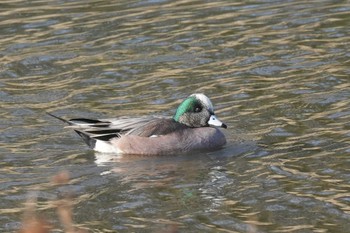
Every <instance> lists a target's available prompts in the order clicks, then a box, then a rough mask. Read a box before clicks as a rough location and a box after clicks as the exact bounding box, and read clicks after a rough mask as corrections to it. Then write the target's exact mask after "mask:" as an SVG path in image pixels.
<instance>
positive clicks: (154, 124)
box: [47, 93, 227, 155]
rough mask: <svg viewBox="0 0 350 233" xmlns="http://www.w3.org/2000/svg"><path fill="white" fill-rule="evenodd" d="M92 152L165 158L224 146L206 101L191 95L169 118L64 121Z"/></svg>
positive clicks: (211, 105)
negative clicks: (169, 155) (160, 156)
mask: <svg viewBox="0 0 350 233" xmlns="http://www.w3.org/2000/svg"><path fill="white" fill-rule="evenodd" d="M47 114H48V115H50V116H52V117H54V118H57V119H59V120H61V121H63V122H65V123H67V124H68V126H67V128H71V129H73V130H74V131H75V132H76V133H77V134H78V135H79V136H80V137H81V138H82V139H83V140H84V142H85V143H86V144H87V145H88V146H89V147H90V148H91V149H93V150H94V151H96V152H101V153H116V154H134V155H165V154H178V153H188V152H192V151H202V150H217V149H220V148H222V147H223V146H224V145H225V144H226V137H225V134H224V133H223V132H222V131H221V130H220V129H221V128H224V129H226V128H227V125H226V124H225V123H223V122H222V121H220V120H219V119H218V118H217V117H216V115H215V113H214V108H213V104H212V102H211V101H210V99H209V98H208V97H207V96H206V95H204V94H202V93H195V94H191V95H190V96H188V97H187V98H186V99H185V100H183V101H182V102H181V103H180V105H179V106H178V108H177V110H176V112H175V114H174V115H173V116H172V117H166V116H141V117H119V118H107V119H88V118H74V119H70V120H65V119H63V118H61V117H59V116H56V115H54V114H52V113H47Z"/></svg>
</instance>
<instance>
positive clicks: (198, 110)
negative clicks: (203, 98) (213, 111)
mask: <svg viewBox="0 0 350 233" xmlns="http://www.w3.org/2000/svg"><path fill="white" fill-rule="evenodd" d="M200 111H202V108H201V107H196V108H195V109H194V112H200Z"/></svg>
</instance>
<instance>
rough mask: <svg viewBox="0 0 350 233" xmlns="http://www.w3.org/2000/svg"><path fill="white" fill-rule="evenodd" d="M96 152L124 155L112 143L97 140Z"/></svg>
mask: <svg viewBox="0 0 350 233" xmlns="http://www.w3.org/2000/svg"><path fill="white" fill-rule="evenodd" d="M94 150H95V151H97V152H101V153H117V154H119V153H122V151H121V150H120V149H118V148H116V147H114V146H113V145H112V144H111V143H110V142H105V141H102V140H96V144H95V147H94Z"/></svg>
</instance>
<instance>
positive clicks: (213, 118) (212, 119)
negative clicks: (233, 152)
mask: <svg viewBox="0 0 350 233" xmlns="http://www.w3.org/2000/svg"><path fill="white" fill-rule="evenodd" d="M208 125H209V126H214V127H222V128H225V129H226V128H227V125H226V124H224V123H222V122H221V121H220V120H219V119H218V118H217V117H216V116H215V115H211V116H210V118H209V121H208Z"/></svg>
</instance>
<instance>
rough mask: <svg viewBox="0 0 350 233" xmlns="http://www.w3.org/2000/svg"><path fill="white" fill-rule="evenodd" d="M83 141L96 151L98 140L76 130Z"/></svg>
mask: <svg viewBox="0 0 350 233" xmlns="http://www.w3.org/2000/svg"><path fill="white" fill-rule="evenodd" d="M74 131H75V132H76V133H77V134H78V135H79V136H80V137H81V138H82V139H83V140H84V142H85V143H86V144H87V145H88V146H89V147H90V148H91V149H94V148H95V145H96V139H95V138H93V137H90V136H89V135H87V134H86V133H84V132H83V131H79V130H74Z"/></svg>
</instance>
